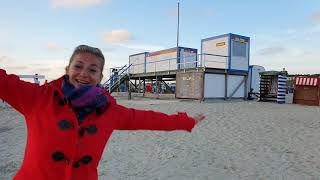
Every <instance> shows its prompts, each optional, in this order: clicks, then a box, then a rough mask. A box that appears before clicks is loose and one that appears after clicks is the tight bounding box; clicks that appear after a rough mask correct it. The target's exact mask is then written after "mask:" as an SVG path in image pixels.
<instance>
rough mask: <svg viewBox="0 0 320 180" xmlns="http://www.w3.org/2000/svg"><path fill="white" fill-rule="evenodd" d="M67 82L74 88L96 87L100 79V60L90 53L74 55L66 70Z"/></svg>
mask: <svg viewBox="0 0 320 180" xmlns="http://www.w3.org/2000/svg"><path fill="white" fill-rule="evenodd" d="M66 71H67V72H66V74H67V75H69V81H70V83H71V84H72V85H74V86H75V87H76V88H79V87H80V86H83V85H92V86H96V85H97V84H99V83H100V81H101V79H102V60H101V59H100V58H99V57H97V56H95V55H93V54H90V53H78V54H76V55H75V56H74V57H73V59H72V61H71V63H70V65H69V66H68V67H67V69H66Z"/></svg>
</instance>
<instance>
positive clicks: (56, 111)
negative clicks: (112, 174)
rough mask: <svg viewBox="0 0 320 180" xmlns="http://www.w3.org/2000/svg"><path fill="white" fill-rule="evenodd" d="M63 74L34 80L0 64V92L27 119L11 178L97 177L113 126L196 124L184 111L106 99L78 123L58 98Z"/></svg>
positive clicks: (163, 127)
mask: <svg viewBox="0 0 320 180" xmlns="http://www.w3.org/2000/svg"><path fill="white" fill-rule="evenodd" d="M62 81H63V78H60V79H58V80H55V81H53V82H51V83H48V84H45V85H43V86H39V85H36V84H32V83H28V82H24V81H21V80H19V78H18V77H17V76H15V75H7V74H6V72H5V71H4V70H1V69H0V98H1V99H3V100H5V101H6V102H8V103H9V104H10V105H11V106H12V107H14V108H15V109H16V110H17V111H19V112H20V113H22V114H23V115H24V117H25V119H26V125H27V144H26V150H25V155H24V160H23V163H22V165H21V167H20V169H19V171H18V172H17V174H16V175H15V177H14V179H15V180H29V179H30V180H50V179H52V180H70V179H75V180H81V179H86V180H88V179H90V180H96V179H98V173H97V166H98V164H99V161H100V158H101V155H102V153H103V150H104V147H105V145H106V143H107V141H108V139H109V137H110V135H111V134H112V131H113V130H115V129H117V130H141V129H147V130H165V131H170V130H187V131H190V132H191V130H192V128H193V127H194V125H195V122H194V119H192V118H190V117H188V116H187V114H186V113H178V114H177V115H166V114H164V113H160V112H154V111H144V110H135V109H129V108H126V107H123V106H121V105H118V104H117V103H116V101H115V100H114V99H113V98H112V97H111V96H110V95H109V94H108V93H107V92H106V96H108V98H109V101H110V104H109V106H108V107H107V108H106V109H104V110H102V111H100V112H93V113H91V114H90V115H88V116H87V117H86V119H85V121H84V122H83V123H82V124H81V125H80V126H78V121H77V117H76V114H75V112H74V111H73V109H72V108H71V107H70V105H69V104H68V103H67V102H66V101H64V100H63V98H62V97H63V94H62V91H61V83H62Z"/></svg>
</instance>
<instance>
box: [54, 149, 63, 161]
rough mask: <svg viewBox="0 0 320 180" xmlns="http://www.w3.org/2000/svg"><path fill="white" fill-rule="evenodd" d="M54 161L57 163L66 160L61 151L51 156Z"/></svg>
mask: <svg viewBox="0 0 320 180" xmlns="http://www.w3.org/2000/svg"><path fill="white" fill-rule="evenodd" d="M51 157H52V159H53V160H55V161H61V160H63V159H65V156H64V154H63V153H62V152H60V151H56V152H54V153H53V154H52V155H51Z"/></svg>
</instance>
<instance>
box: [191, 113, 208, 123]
mask: <svg viewBox="0 0 320 180" xmlns="http://www.w3.org/2000/svg"><path fill="white" fill-rule="evenodd" d="M192 118H193V119H194V120H195V122H196V125H197V124H198V123H199V122H201V121H202V120H204V118H206V116H205V115H204V114H203V113H202V112H201V113H198V114H196V115H195V116H193V117H192Z"/></svg>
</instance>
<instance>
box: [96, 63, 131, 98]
mask: <svg viewBox="0 0 320 180" xmlns="http://www.w3.org/2000/svg"><path fill="white" fill-rule="evenodd" d="M131 66H132V64H130V65H129V66H128V67H127V64H126V65H124V66H123V67H122V68H121V69H120V70H119V71H118V75H111V76H110V78H109V79H108V80H107V81H106V82H105V83H104V84H103V85H102V86H103V87H104V88H106V89H109V92H111V90H112V88H113V87H114V86H115V85H117V84H119V83H120V82H121V80H122V78H123V77H125V76H126V75H127V74H128V72H129V71H128V69H129V68H130V67H131ZM114 77H116V78H117V79H116V81H115V82H112V80H113V79H114ZM111 82H112V83H111Z"/></svg>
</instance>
